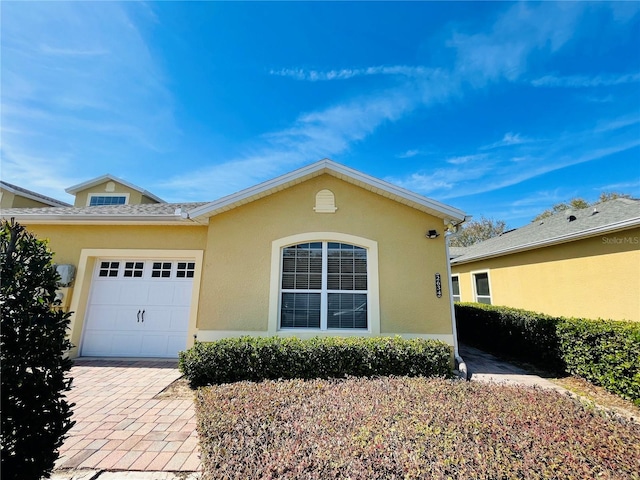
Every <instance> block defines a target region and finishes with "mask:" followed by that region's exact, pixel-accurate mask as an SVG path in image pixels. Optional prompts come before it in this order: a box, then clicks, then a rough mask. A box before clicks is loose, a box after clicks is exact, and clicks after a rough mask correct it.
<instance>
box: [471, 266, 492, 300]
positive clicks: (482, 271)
mask: <svg viewBox="0 0 640 480" xmlns="http://www.w3.org/2000/svg"><path fill="white" fill-rule="evenodd" d="M483 273H486V274H487V283H488V284H489V295H478V291H477V288H476V275H478V274H483ZM470 274H471V286H472V287H473V299H474V301H475V302H476V303H484V302H480V301H479V300H478V299H480V298H482V299H488V300H489V303H488V304H487V303H485V305H493V298H492V297H493V287H492V286H491V274H490V273H489V270H474V271H472V272H470Z"/></svg>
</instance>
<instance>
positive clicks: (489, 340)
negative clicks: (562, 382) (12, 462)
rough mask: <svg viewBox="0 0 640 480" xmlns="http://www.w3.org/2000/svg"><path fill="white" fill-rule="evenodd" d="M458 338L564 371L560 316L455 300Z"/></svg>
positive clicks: (483, 347)
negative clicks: (559, 325)
mask: <svg viewBox="0 0 640 480" xmlns="http://www.w3.org/2000/svg"><path fill="white" fill-rule="evenodd" d="M455 310H456V321H457V325H458V339H459V340H460V341H461V342H464V343H467V344H469V345H472V346H474V347H478V348H481V349H483V350H486V351H489V352H494V353H498V354H502V355H508V356H510V357H514V358H517V359H519V360H522V361H525V362H529V363H532V364H534V365H537V366H539V367H540V368H544V369H546V370H549V371H552V372H563V371H564V367H565V365H564V362H563V360H562V356H561V354H560V345H559V340H558V334H557V325H558V323H559V322H561V319H560V318H557V317H550V316H548V315H544V314H541V313H536V312H529V311H527V310H520V309H517V308H509V307H499V306H495V305H484V304H481V303H456V304H455Z"/></svg>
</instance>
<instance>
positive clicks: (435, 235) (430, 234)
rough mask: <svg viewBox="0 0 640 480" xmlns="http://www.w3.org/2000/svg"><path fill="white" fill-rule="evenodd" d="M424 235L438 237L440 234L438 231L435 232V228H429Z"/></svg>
mask: <svg viewBox="0 0 640 480" xmlns="http://www.w3.org/2000/svg"><path fill="white" fill-rule="evenodd" d="M425 236H426V237H427V238H438V237H439V236H440V234H439V233H438V232H436V231H435V230H429V231H428V232H427V234H426V235H425Z"/></svg>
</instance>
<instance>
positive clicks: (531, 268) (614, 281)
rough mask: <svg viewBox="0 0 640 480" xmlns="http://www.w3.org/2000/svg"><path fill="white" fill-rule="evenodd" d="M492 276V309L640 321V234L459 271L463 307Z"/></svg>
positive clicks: (462, 267) (591, 241)
mask: <svg viewBox="0 0 640 480" xmlns="http://www.w3.org/2000/svg"><path fill="white" fill-rule="evenodd" d="M486 269H488V270H489V276H490V283H491V295H492V303H493V304H494V305H507V306H510V307H516V308H524V309H527V310H533V311H538V312H543V313H547V314H550V315H561V316H567V317H584V318H608V319H615V320H625V319H626V320H634V321H640V293H639V292H640V229H639V228H635V229H630V230H626V231H623V232H617V233H612V234H607V235H604V236H598V237H592V238H589V239H584V240H580V241H575V242H570V243H564V244H560V245H556V246H551V247H545V248H539V249H536V250H532V251H528V252H522V253H518V254H512V255H508V256H503V257H497V258H493V259H488V260H484V261H478V262H473V263H467V264H463V265H453V266H452V269H451V270H452V273H453V274H456V273H458V274H459V275H460V293H461V297H462V301H464V302H472V301H474V298H473V285H472V278H471V272H473V271H476V270H486Z"/></svg>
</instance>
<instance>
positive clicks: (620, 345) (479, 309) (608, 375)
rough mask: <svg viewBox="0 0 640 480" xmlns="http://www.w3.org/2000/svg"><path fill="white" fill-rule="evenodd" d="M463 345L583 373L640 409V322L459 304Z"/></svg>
mask: <svg viewBox="0 0 640 480" xmlns="http://www.w3.org/2000/svg"><path fill="white" fill-rule="evenodd" d="M455 308H456V319H457V325H458V338H459V339H460V341H461V342H464V343H467V344H469V345H472V346H475V347H478V348H481V349H483V350H486V351H488V352H491V353H495V354H497V355H505V356H509V357H511V358H516V359H518V360H522V361H526V362H529V363H532V364H534V365H536V366H538V367H540V368H543V369H546V370H548V371H552V372H567V373H571V374H575V375H579V376H581V377H583V378H585V379H586V380H588V381H590V382H592V383H593V384H595V385H599V386H602V387H604V388H605V389H607V390H609V391H610V392H612V393H616V394H618V395H620V396H622V397H624V398H627V399H629V400H632V401H633V402H634V403H635V404H636V405H640V323H637V322H627V321H613V320H589V319H579V318H563V317H550V316H548V315H544V314H541V313H535V312H529V311H526V310H519V309H515V308H509V307H499V306H493V305H482V304H475V303H473V304H470V303H458V304H456V305H455Z"/></svg>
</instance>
